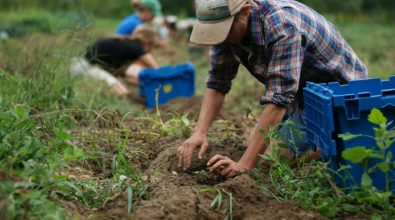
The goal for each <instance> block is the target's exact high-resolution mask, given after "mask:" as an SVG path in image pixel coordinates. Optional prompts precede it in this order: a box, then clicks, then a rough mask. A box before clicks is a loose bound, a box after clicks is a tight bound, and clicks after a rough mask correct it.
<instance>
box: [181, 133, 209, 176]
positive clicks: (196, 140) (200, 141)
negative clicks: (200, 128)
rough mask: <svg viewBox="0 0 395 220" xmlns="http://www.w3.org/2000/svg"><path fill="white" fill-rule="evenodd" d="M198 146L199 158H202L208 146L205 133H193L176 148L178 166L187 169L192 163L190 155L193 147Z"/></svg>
mask: <svg viewBox="0 0 395 220" xmlns="http://www.w3.org/2000/svg"><path fill="white" fill-rule="evenodd" d="M198 147H200V151H199V155H198V157H199V159H203V157H204V156H205V155H206V152H207V148H208V141H207V137H206V135H205V134H199V133H193V134H192V136H191V137H190V138H188V139H187V140H186V141H185V142H184V143H183V144H182V145H181V146H180V147H179V148H178V150H177V157H178V167H181V168H183V169H184V170H186V169H188V168H189V167H190V166H191V163H192V155H193V151H194V150H195V148H198Z"/></svg>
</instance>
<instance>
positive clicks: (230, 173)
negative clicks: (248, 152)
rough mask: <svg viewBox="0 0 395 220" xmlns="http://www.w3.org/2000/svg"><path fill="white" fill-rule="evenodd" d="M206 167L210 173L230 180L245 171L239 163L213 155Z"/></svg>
mask: <svg viewBox="0 0 395 220" xmlns="http://www.w3.org/2000/svg"><path fill="white" fill-rule="evenodd" d="M207 167H208V169H209V171H210V172H212V173H215V174H217V175H221V176H224V177H226V178H232V177H235V176H237V175H240V174H241V173H244V172H246V171H247V169H246V168H244V166H243V165H241V164H240V163H236V162H235V161H233V160H232V159H230V158H228V157H225V156H222V155H215V156H214V157H213V158H211V159H210V160H209V161H208V163H207Z"/></svg>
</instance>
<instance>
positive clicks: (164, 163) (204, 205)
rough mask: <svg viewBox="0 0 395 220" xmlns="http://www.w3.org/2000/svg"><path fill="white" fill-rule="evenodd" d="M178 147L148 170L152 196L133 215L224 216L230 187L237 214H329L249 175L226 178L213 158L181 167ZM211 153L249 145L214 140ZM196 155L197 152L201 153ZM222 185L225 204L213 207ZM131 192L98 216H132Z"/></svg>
mask: <svg viewBox="0 0 395 220" xmlns="http://www.w3.org/2000/svg"><path fill="white" fill-rule="evenodd" d="M176 149H177V147H171V148H166V149H164V150H163V151H162V152H160V153H159V154H158V155H157V157H156V158H155V159H154V160H153V161H152V162H151V163H150V166H149V168H148V169H147V170H146V171H145V172H144V173H145V175H146V176H147V177H148V182H149V186H150V192H149V196H148V199H147V200H144V201H141V202H140V203H139V204H137V205H135V206H134V207H133V212H132V216H131V219H224V218H225V217H226V215H227V214H229V212H225V204H227V202H228V201H229V196H228V194H227V193H230V194H231V195H232V197H233V199H234V201H233V207H232V208H233V211H232V213H231V214H232V216H233V219H324V218H323V217H322V216H320V215H319V214H317V213H314V212H310V211H306V210H304V209H302V208H300V207H299V206H298V205H296V204H294V203H292V202H282V201H278V200H275V199H273V198H270V197H267V196H265V195H264V194H262V193H261V192H260V190H259V188H258V186H257V185H256V183H255V182H254V180H253V179H251V177H250V176H249V175H246V174H245V175H241V176H237V177H236V178H233V179H229V180H226V179H224V178H222V177H218V176H215V175H213V174H211V173H209V172H207V169H206V163H207V159H203V160H198V159H197V158H196V157H195V158H194V161H193V166H192V167H191V169H189V170H188V171H186V172H183V171H181V170H180V169H179V168H178V167H177V157H176V155H175V152H176ZM211 149H212V150H211V151H210V152H209V153H208V155H207V157H206V158H211V156H214V155H215V154H218V153H222V154H225V155H227V156H229V157H231V158H239V157H240V156H241V154H242V153H243V151H244V147H231V148H230V147H227V146H221V145H219V146H212V148H211ZM195 156H196V155H195ZM216 189H219V190H221V193H222V197H223V202H222V205H221V207H220V208H219V209H216V208H210V204H211V202H212V200H213V199H214V197H215V196H216V195H217V191H215V190H216ZM126 207H127V199H126V193H125V194H123V195H120V196H119V198H117V199H114V200H113V201H112V202H109V203H107V205H106V206H105V207H103V208H102V209H100V210H98V211H97V212H96V213H95V214H94V215H93V216H91V217H93V219H128V216H127V215H125V213H126Z"/></svg>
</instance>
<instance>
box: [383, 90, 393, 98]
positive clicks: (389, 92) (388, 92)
mask: <svg viewBox="0 0 395 220" xmlns="http://www.w3.org/2000/svg"><path fill="white" fill-rule="evenodd" d="M392 95H395V89H388V90H383V96H392Z"/></svg>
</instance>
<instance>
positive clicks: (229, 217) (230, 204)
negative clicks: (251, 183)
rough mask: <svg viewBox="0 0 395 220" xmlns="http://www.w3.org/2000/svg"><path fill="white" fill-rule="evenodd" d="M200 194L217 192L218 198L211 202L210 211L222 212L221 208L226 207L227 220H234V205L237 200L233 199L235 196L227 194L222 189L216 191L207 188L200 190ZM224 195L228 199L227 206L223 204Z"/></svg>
mask: <svg viewBox="0 0 395 220" xmlns="http://www.w3.org/2000/svg"><path fill="white" fill-rule="evenodd" d="M198 192H216V193H217V194H216V196H215V197H214V198H213V199H212V200H211V203H210V209H215V210H220V209H221V207H222V206H223V205H224V209H223V211H224V214H225V218H224V219H225V220H232V219H233V203H234V201H235V199H234V198H233V194H232V193H229V192H226V191H225V190H222V189H214V188H206V189H199V190H198ZM223 193H225V194H226V195H227V196H228V198H227V199H226V202H225V204H223V201H224V200H223Z"/></svg>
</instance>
